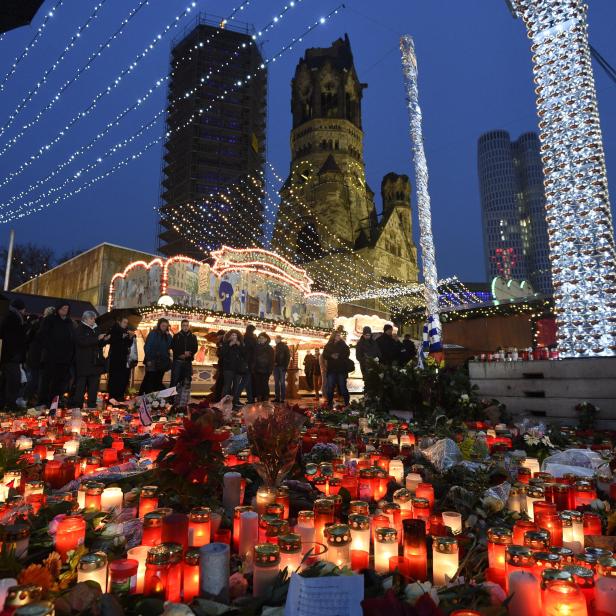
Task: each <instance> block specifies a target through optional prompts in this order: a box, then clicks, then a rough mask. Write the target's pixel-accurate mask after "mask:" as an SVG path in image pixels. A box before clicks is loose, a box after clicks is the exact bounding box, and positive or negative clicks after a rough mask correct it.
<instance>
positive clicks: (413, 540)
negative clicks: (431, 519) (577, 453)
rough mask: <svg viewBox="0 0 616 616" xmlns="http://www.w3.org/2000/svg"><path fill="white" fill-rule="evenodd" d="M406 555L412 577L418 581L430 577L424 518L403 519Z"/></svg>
mask: <svg viewBox="0 0 616 616" xmlns="http://www.w3.org/2000/svg"><path fill="white" fill-rule="evenodd" d="M402 528H403V529H404V556H405V557H406V558H407V559H408V561H409V564H410V569H409V574H410V577H412V578H413V579H415V580H417V581H418V582H424V581H426V580H427V579H428V549H427V546H426V523H425V522H424V521H423V520H403V522H402Z"/></svg>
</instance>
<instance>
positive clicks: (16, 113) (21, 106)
mask: <svg viewBox="0 0 616 616" xmlns="http://www.w3.org/2000/svg"><path fill="white" fill-rule="evenodd" d="M106 2H107V0H100V2H99V3H98V4H96V6H95V7H94V9H93V11H92V13H90V15H89V17H88V19H86V21H85V23H83V24H82V25H81V26H79V28H78V29H77V32H76V33H75V34H73V36H72V37H71V40H70V41H69V42H68V45H66V47H65V48H64V49H63V50H62V53H61V54H60V55H59V56H58V57H57V58H56V60H55V61H54V62H53V64H52V65H51V66H50V67H48V68H47V69H45V72H44V73H43V76H42V77H41V78H40V79H38V80H37V82H36V85H35V86H34V87H33V88H32V89H31V90H30V91H29V92H28V94H26V95H25V96H24V97H23V98H22V99H21V101H19V103H18V104H17V107H15V109H14V111H13V112H12V113H10V114H9V119H8V121H7V122H6V123H5V124H4V126H2V127H0V137H1V136H2V135H4V133H5V132H6V131H7V130H8V129H9V128H10V127H11V126H12V125H13V122H14V121H15V120H16V119H17V117H18V116H19V114H20V113H21V112H22V111H23V110H24V109H25V108H26V107H27V106H28V103H29V102H30V101H31V100H32V99H33V98H34V97H35V96H36V95H37V94H38V92H39V90H40V89H41V88H42V87H43V86H44V85H45V84H46V83H47V78H48V77H49V75H51V74H52V73H53V72H54V71H55V70H56V69H57V68H58V66H60V64H61V63H62V60H64V58H65V57H66V56H67V55H68V54H69V53H70V51H71V49H73V47H74V46H75V45H76V44H77V41H79V40H80V38H81V35H82V34H83V33H84V32H85V31H86V30H87V29H88V28H89V27H90V25H91V24H92V22H93V21H94V20H95V19H96V18H97V17H98V13H99V11H100V10H101V9H102V8H103V6H104V4H105V3H106Z"/></svg>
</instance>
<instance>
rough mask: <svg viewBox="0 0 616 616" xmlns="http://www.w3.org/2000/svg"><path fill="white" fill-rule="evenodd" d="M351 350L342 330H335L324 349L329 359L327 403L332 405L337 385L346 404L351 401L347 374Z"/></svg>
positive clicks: (325, 355) (324, 355)
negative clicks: (343, 337)
mask: <svg viewBox="0 0 616 616" xmlns="http://www.w3.org/2000/svg"><path fill="white" fill-rule="evenodd" d="M350 354H351V351H350V349H349V346H348V345H347V343H346V342H345V341H344V340H343V339H342V334H341V333H340V332H335V333H334V334H333V336H332V337H331V338H330V340H329V342H328V343H327V344H326V345H325V348H324V349H323V357H324V358H325V359H326V360H327V385H326V388H325V390H326V392H327V404H328V405H329V406H330V407H331V406H333V403H334V388H335V387H336V385H337V386H338V389H339V391H340V394H341V395H342V398H343V399H344V404H345V406H348V404H349V402H350V396H349V390H348V388H347V376H348V374H349V355H350Z"/></svg>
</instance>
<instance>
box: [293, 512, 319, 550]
mask: <svg viewBox="0 0 616 616" xmlns="http://www.w3.org/2000/svg"><path fill="white" fill-rule="evenodd" d="M295 532H296V533H297V534H298V535H299V536H300V537H301V539H302V553H303V554H305V553H306V552H307V551H308V550H309V549H310V547H309V546H310V545H311V544H312V543H314V541H315V528H314V511H300V512H299V513H298V514H297V524H296V526H295Z"/></svg>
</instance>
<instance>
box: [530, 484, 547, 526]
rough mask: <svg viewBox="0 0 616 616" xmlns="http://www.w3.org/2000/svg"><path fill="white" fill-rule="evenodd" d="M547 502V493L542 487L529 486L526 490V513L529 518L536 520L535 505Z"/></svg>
mask: <svg viewBox="0 0 616 616" xmlns="http://www.w3.org/2000/svg"><path fill="white" fill-rule="evenodd" d="M537 502H542V503H543V502H545V492H544V490H543V488H542V487H540V486H533V485H529V486H528V488H527V489H526V513H527V514H528V517H529V518H530V519H531V520H533V522H534V520H535V503H537Z"/></svg>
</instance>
